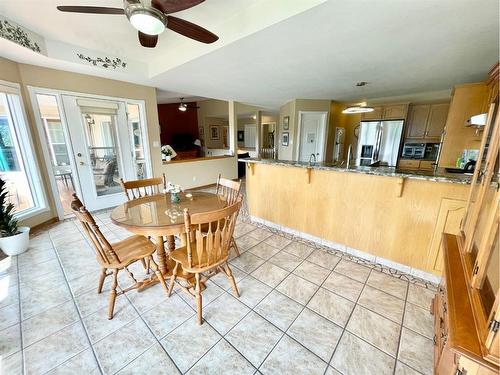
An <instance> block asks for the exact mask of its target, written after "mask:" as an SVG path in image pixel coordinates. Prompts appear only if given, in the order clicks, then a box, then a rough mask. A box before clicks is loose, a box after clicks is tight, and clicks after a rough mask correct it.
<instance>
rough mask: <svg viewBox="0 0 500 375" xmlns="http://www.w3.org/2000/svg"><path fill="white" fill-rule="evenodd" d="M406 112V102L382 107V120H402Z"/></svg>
mask: <svg viewBox="0 0 500 375" xmlns="http://www.w3.org/2000/svg"><path fill="white" fill-rule="evenodd" d="M407 114H408V104H397V105H390V106H387V107H384V114H383V119H384V120H404V119H405V118H406V115H407Z"/></svg>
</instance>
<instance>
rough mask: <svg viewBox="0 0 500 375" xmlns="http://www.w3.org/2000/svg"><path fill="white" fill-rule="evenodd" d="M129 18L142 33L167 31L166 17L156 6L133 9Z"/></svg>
mask: <svg viewBox="0 0 500 375" xmlns="http://www.w3.org/2000/svg"><path fill="white" fill-rule="evenodd" d="M128 19H129V20H130V23H131V24H132V26H134V27H135V28H136V29H137V30H139V31H140V32H141V33H144V34H148V35H159V34H161V33H162V32H164V31H165V17H164V16H163V14H162V13H161V12H159V11H157V10H156V9H154V8H137V9H133V10H131V12H130V14H129V15H128Z"/></svg>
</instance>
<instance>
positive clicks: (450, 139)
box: [439, 82, 488, 168]
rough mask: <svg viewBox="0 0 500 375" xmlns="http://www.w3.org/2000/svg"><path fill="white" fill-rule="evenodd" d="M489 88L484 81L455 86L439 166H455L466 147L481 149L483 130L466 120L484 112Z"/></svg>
mask: <svg viewBox="0 0 500 375" xmlns="http://www.w3.org/2000/svg"><path fill="white" fill-rule="evenodd" d="M487 97H488V89H487V86H486V84H485V83H484V82H480V83H470V84H464V85H458V86H455V88H454V90H453V94H452V98H451V103H450V110H449V111H448V117H447V119H446V129H445V136H444V138H443V145H442V148H441V157H440V158H439V167H443V168H444V167H455V166H456V162H457V159H458V158H459V157H460V156H461V155H462V152H463V151H464V149H479V146H480V141H481V132H479V133H478V132H476V129H475V128H473V127H466V126H465V124H466V121H467V120H468V119H469V118H470V117H471V116H474V115H477V114H480V113H483V112H484V103H485V102H486V101H487Z"/></svg>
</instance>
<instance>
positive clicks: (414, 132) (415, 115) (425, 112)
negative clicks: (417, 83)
mask: <svg viewBox="0 0 500 375" xmlns="http://www.w3.org/2000/svg"><path fill="white" fill-rule="evenodd" d="M430 109H431V106H430V104H419V105H414V106H412V107H411V108H410V114H409V116H408V132H407V134H406V137H407V138H417V139H422V138H424V137H425V132H426V129H427V120H428V118H429V113H430Z"/></svg>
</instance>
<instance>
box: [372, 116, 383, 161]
mask: <svg viewBox="0 0 500 375" xmlns="http://www.w3.org/2000/svg"><path fill="white" fill-rule="evenodd" d="M382 131H383V129H382V124H378V125H377V135H376V136H375V150H374V151H373V157H372V162H373V163H376V162H377V161H379V155H380V142H381V140H382Z"/></svg>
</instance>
